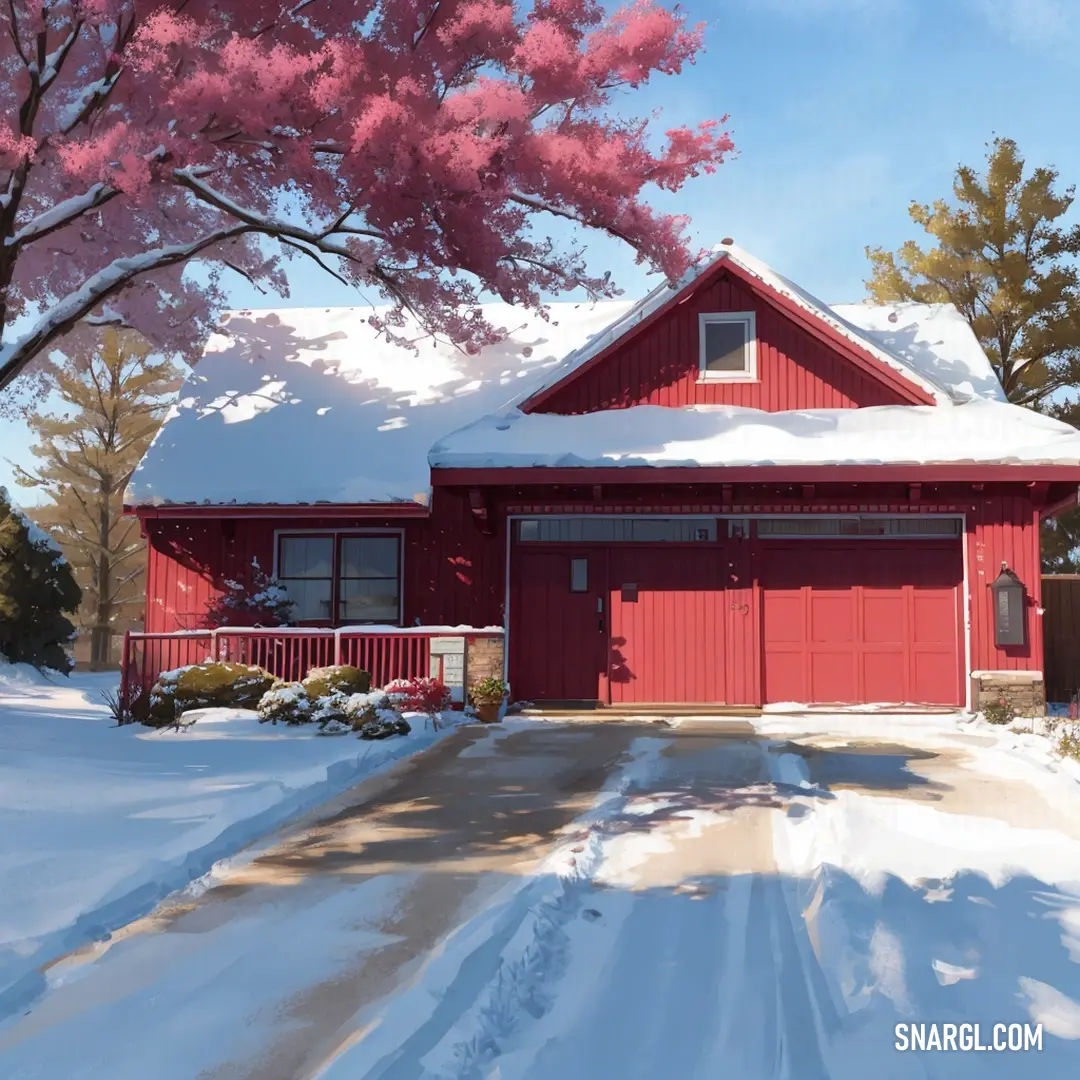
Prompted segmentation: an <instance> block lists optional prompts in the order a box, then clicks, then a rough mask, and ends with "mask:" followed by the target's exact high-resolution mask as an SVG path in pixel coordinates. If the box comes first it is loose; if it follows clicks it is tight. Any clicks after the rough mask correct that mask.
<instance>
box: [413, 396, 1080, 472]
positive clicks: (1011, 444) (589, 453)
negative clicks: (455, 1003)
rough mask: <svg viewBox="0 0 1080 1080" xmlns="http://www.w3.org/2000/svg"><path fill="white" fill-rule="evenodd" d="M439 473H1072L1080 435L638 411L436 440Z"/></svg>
mask: <svg viewBox="0 0 1080 1080" xmlns="http://www.w3.org/2000/svg"><path fill="white" fill-rule="evenodd" d="M429 460H430V463H431V465H432V467H433V468H436V469H440V468H442V469H452V468H457V469H462V468H466V469H468V468H472V469H477V468H480V469H483V468H531V467H549V468H560V467H561V468H567V467H570V468H573V467H580V466H593V467H610V466H666V467H672V466H684V467H685V466H747V465H929V464H936V465H960V464H967V463H977V464H980V465H1011V464H1029V465H1034V464H1040V465H1074V466H1078V467H1080V431H1077V430H1076V429H1075V428H1073V427H1071V426H1069V425H1068V424H1064V423H1062V422H1061V421H1059V420H1054V419H1052V418H1050V417H1048V416H1043V415H1041V414H1039V413H1035V412H1032V411H1031V410H1030V409H1023V408H1020V407H1019V406H1017V405H1009V404H1005V403H1002V402H997V401H986V400H982V399H974V400H972V401H969V402H967V403H965V404H962V405H956V406H953V407H950V408H940V407H938V406H935V405H880V406H876V407H872V408H864V409H803V410H798V411H790V412H764V411H762V410H760V409H745V408H738V407H736V406H731V405H713V406H703V405H698V406H692V407H688V408H681V409H672V408H664V407H662V406H658V405H638V406H634V407H633V408H630V409H623V410H620V411H617V412H616V411H612V412H597V413H587V414H584V415H577V416H558V415H553V414H548V413H529V414H526V413H522V412H521V411H520V410H518V409H513V410H510V411H508V412H505V413H503V414H501V415H496V416H487V417H484V418H483V419H482V420H479V421H477V422H476V423H473V424H470V425H469V426H468V427H465V428H462V429H461V430H460V431H457V432H455V433H454V434H452V435H450V436H447V437H446V438H443V439H440V440H439V442H438V443H436V444H435V447H434V448H433V449H432V451H431V454H430V455H429Z"/></svg>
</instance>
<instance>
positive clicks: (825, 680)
mask: <svg viewBox="0 0 1080 1080" xmlns="http://www.w3.org/2000/svg"><path fill="white" fill-rule="evenodd" d="M857 698H858V687H857V680H856V677H855V657H854V655H853V654H852V652H851V650H850V649H845V650H843V651H838V652H827V651H823V650H821V651H819V650H816V649H815V650H814V651H813V652H811V654H810V697H809V700H810V701H855V700H857ZM796 700H798V699H796ZM804 700H805V699H804Z"/></svg>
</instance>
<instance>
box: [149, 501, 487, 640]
mask: <svg viewBox="0 0 1080 1080" xmlns="http://www.w3.org/2000/svg"><path fill="white" fill-rule="evenodd" d="M148 528H149V533H150V561H149V572H148V575H147V626H146V628H147V630H148V631H150V632H155V633H162V632H168V631H172V630H190V629H195V628H197V627H198V626H200V625H202V618H203V613H204V612H205V610H206V605H207V603H208V601H209V600H210V599H211V598H212V597H213V596H216V595H218V594H219V592H220V585H221V582H222V580H223V579H224V578H234V579H236V580H245V579H246V578H247V577H248V574H249V572H250V567H251V562H252V559H258V561H259V565H260V566H261V567H262V568H263V569H264V570H266V571H267V572H270V571H271V570H272V569H273V567H274V534H275V532H276V531H277V530H282V529H285V530H294V529H295V530H297V531H301V530H309V529H314V530H339V531H341V530H351V529H355V530H358V531H363V530H365V529H372V528H401V529H402V530H403V532H404V538H405V567H404V580H403V582H402V588H403V599H404V604H403V609H404V623H405V624H406V625H410V624H412V623H414V622H416V621H417V620H419V622H420V623H423V624H425V625H441V624H452V625H458V624H461V625H467V626H501V625H502V618H503V617H502V608H503V593H504V589H505V584H504V583H505V557H504V550H505V541H504V538H503V537H502V536H500V535H496V536H484V535H483V534H482V533H481V532H480V530H479V529H478V528H477V527H476V524H475V522H474V520H473V516H472V513H471V511H470V509H469V505H468V501H467V500H466V499H465V498H464V497H463V496H462V495H459V494H458V493H457V492H451V491H438V492H437V493H436V495H435V499H434V502H433V504H432V515H431V518H430V519H418V520H406V519H401V520H394V519H391V518H387V519H385V520H371V519H369V518H364V519H362V520H360V519H357V520H355V521H352V520H348V519H344V520H343V519H340V518H334V519H318V518H314V519H313V518H304V519H294V520H291V521H290V520H289V518H288V517H285V516H282V517H279V518H234V519H228V520H220V521H219V520H214V519H199V520H197V521H190V522H189V521H182V520H168V519H164V520H156V521H151V522H149V523H148Z"/></svg>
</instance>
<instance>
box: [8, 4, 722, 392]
mask: <svg viewBox="0 0 1080 1080" xmlns="http://www.w3.org/2000/svg"><path fill="white" fill-rule="evenodd" d="M701 40H702V30H701V28H700V27H697V28H691V27H688V26H687V25H686V23H685V20H684V18H683V17H682V16H681V15H680V14H679V13H678V12H677V10H668V9H667V8H665V7H664V6H662V4H661V3H659V2H656V0H628V6H627V7H625V8H623V9H622V10H620V11H619V12H617V13H615V14H612V15H608V14H606V13H605V11H604V8H603V6H602V4H601V2H600V0H531V3H523V2H522V0H232V2H229V0H6V2H3V3H0V388H3V387H5V386H7V385H8V384H9V383H10V382H11V381H12V380H13V379H14V378H15V377H16V376H17V375H18V374H19V373H20V372H27V373H32V372H33V371H34V366H35V365H34V360H35V358H36V357H40V356H42V355H43V354H46V353H47V352H48V351H49V350H50V349H52V348H54V347H56V346H57V345H58V344H59V342H60V341H61V339H62V338H63V337H64V335H65V334H68V333H70V332H72V331H73V330H74V329H76V328H77V327H79V326H85V325H101V324H112V325H123V326H129V327H132V328H134V329H136V330H138V331H140V332H141V333H142V334H143V335H145V336H146V337H147V338H148V339H149V340H150V341H151V342H153V343H154V344H155V345H156V346H158V347H161V348H163V349H168V350H177V351H180V352H181V353H183V354H186V355H187V356H188V357H189V358H190V357H192V356H194V355H195V349H196V347H197V345H198V344H199V342H200V341H201V340H202V339H203V338H204V337H205V334H206V332H207V331H208V329H209V327H210V325H211V321H212V319H213V316H214V312H215V309H217V308H220V306H221V304H222V303H223V301H224V299H225V290H226V287H227V283H228V282H227V278H228V275H230V274H238V275H240V276H241V277H243V278H246V279H247V280H248V281H250V282H251V283H253V284H254V285H256V286H257V287H259V288H260V289H263V290H266V291H273V292H276V293H278V294H281V295H287V292H288V286H287V280H286V275H285V270H284V267H285V261H286V260H288V259H300V260H307V261H308V262H309V263H310V264H311V266H312V267H313V268H317V270H318V272H325V273H328V274H332V275H333V276H334V277H336V278H338V279H339V280H341V281H343V282H346V283H348V284H350V285H352V286H355V287H357V288H358V289H360V290H361V295H362V296H364V295H367V293H366V292H365V290H371V291H372V292H374V293H378V294H381V295H382V296H383V297H384V298H388V299H389V301H390V302H391V304H392V305H393V306H394V312H395V314H394V315H393V316H392V317H391V318H390V319H388V320H386V321H385V322H384V324H383V326H382V327H381V329H383V330H385V331H386V333H387V334H388V335H390V336H391V337H395V336H397V337H400V334H397V335H396V334H395V333H394V330H395V327H400V326H403V325H404V322H405V313H406V312H411V313H412V314H413V315H414V316H415V317H416V319H417V320H418V321H419V323H420V325H421V326H423V327H424V329H425V330H426V331H428V332H434V331H436V330H437V331H438V332H439V333H441V334H442V335H444V336H445V337H447V338H449V339H450V340H452V341H454V342H455V343H457V344H459V345H460V346H462V347H464V348H468V349H473V348H476V347H478V346H481V345H483V344H485V343H487V342H489V341H492V340H495V337H496V333H495V328H493V327H490V326H488V325H486V324H485V322H484V320H483V318H482V315H481V313H480V311H479V308H478V300H479V298H480V296H481V294H482V293H484V292H487V293H490V294H495V295H497V296H498V297H499V298H501V299H503V300H505V301H508V302H510V303H515V304H520V305H524V306H528V307H539V306H541V301H540V298H541V295H542V294H543V293H551V294H557V293H560V292H562V291H565V290H572V289H578V288H584V289H585V290H587V291H588V292H589V293H590V294H593V295H613V294H615V293H616V292H617V290H616V289H615V286H614V284H613V283H612V281H611V280H610V278H609V276H608V275H606V274H604V275H595V274H592V273H590V271H589V269H588V268H587V267H586V264H585V260H584V258H583V255H582V252H581V249H580V247H577V246H575V245H574V244H573V243H560V242H558V241H556V240H555V239H552V237H551V236H550V235H549V234H550V231H551V230H550V227H549V223H550V222H554V221H558V220H560V219H561V220H562V221H563V222H571V223H573V224H574V225H579V226H586V227H590V228H593V229H599V230H602V231H604V232H606V233H608V234H610V235H611V236H615V237H618V238H620V239H622V240H623V241H625V242H626V243H628V244H629V245H631V246H632V247H633V248H634V249H636V252H637V257H638V260H639V261H641V262H645V263H648V264H649V265H651V266H652V267H654V268H656V269H659V270H660V271H662V272H663V273H665V274H666V275H667V276H668V277H669V278H673V279H674V278H677V277H678V276H679V275H680V274H681V273H682V272H683V271H684V270H685V269H686V267H687V266H688V264H689V262H690V260H691V258H692V253H691V252H690V251H689V250H688V247H687V242H686V240H685V237H684V228H685V225H686V221H685V219H684V218H683V217H681V216H673V215H666V214H662V213H657V212H655V211H653V210H652V209H650V208H649V207H648V206H647V205H646V204H645V202H644V201H643V192H644V190H645V189H646V188H647V187H648V186H649V185H653V186H655V187H657V188H661V189H666V190H668V191H674V190H677V189H679V188H680V186H681V185H682V184H683V183H684V182H685V181H686V180H687V179H688V178H689V177H692V176H694V175H696V174H698V173H699V172H700V171H702V170H704V171H707V172H708V171H712V170H713V169H714V168H715V166H716V165H717V164H718V163H719V162H721V161H722V160H723V158H724V156H725V155H726V154H727V153H728V152H729V151H730V149H731V143H730V140H729V138H728V136H727V134H726V133H724V132H723V131H722V128H721V125H722V119H721V120H719V121H711V122H709V123H706V124H703V125H700V126H698V127H696V128H693V129H690V128H686V127H678V128H673V129H671V130H667V131H666V133H665V134H664V137H663V138H662V139H659V138H656V137H655V136H654V132H653V131H652V127H651V125H650V124H648V123H647V122H645V121H643V120H637V119H628V118H626V117H625V116H618V115H616V114H615V113H614V112H613V110H612V95H613V94H614V93H616V92H617V91H623V90H625V89H627V88H633V87H638V86H640V85H642V84H643V83H645V82H646V81H647V80H648V79H649V78H650V77H651V76H653V75H654V74H657V73H663V74H673V73H677V72H678V71H679V70H680V69H681V68H682V66H683V65H684V64H686V63H688V62H691V61H692V60H693V59H694V57H695V55H696V53H697V52H698V51H699V49H700V47H701ZM556 231H559V230H556ZM193 261H197V262H198V263H199V264H200V265H201V266H202V271H201V272H200V273H198V274H192V273H190V272H186V271H189V269H190V264H191V263H192V262H193ZM16 324H17V325H16ZM28 378H29V374H28ZM30 382H31V383H32V379H31V380H30ZM23 385H27V383H26V382H25V381H24V382H23ZM4 396H6V397H8V398H9V399H10V394H8V395H4Z"/></svg>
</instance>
